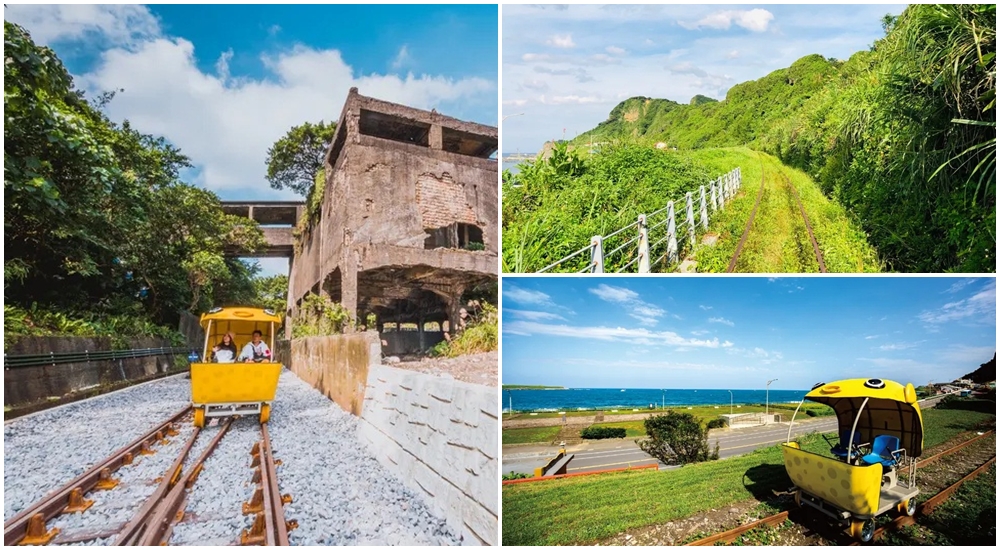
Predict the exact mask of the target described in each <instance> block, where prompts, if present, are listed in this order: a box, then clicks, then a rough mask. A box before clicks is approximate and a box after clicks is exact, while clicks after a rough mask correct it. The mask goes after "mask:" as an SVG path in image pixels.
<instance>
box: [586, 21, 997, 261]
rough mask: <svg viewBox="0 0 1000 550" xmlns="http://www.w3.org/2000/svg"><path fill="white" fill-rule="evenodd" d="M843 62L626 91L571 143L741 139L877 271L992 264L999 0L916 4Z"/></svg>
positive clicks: (807, 60)
mask: <svg viewBox="0 0 1000 550" xmlns="http://www.w3.org/2000/svg"><path fill="white" fill-rule="evenodd" d="M884 25H885V29H886V36H885V38H883V39H881V40H879V41H877V42H876V43H875V44H874V46H873V47H872V49H871V51H864V52H859V53H857V54H855V55H854V56H852V57H851V58H850V59H849V60H848V61H846V62H841V61H837V60H832V59H824V58H822V57H821V56H818V55H810V56H806V57H804V58H802V59H800V60H798V61H796V62H795V63H793V64H792V66H790V67H789V68H787V69H780V70H777V71H774V72H772V73H771V74H769V75H767V76H765V77H763V78H761V79H759V80H756V81H752V82H745V83H742V84H738V85H736V86H734V87H733V88H732V89H731V90H729V92H728V94H727V96H726V99H725V101H722V102H718V103H712V102H707V103H705V102H700V101H697V98H696V99H695V100H692V102H691V105H680V104H677V103H674V102H672V101H668V100H658V99H648V98H632V99H629V100H626V101H625V102H623V103H622V104H620V105H619V106H618V107H616V108H615V109H614V110H613V111H612V113H611V115H610V116H609V119H608V120H607V121H605V122H604V123H602V124H601V125H599V126H598V127H597V128H595V129H594V130H592V131H590V132H587V133H585V134H583V135H581V136H579V137H578V138H577V139H576V140H575V143H576V144H577V145H580V146H583V145H585V144H588V143H593V142H607V141H613V140H616V139H629V140H636V141H638V142H640V143H643V144H645V145H647V146H648V145H651V144H653V143H657V142H662V143H664V144H665V145H666V146H667V147H678V148H680V149H685V148H699V147H718V146H734V145H749V146H751V147H753V148H756V149H759V150H763V151H767V152H770V153H772V154H774V155H776V156H778V157H779V158H780V159H781V160H782V161H783V162H785V163H788V164H791V165H793V166H795V167H798V168H801V169H802V170H804V171H806V172H807V173H808V174H809V175H810V176H812V177H813V178H814V179H815V180H816V181H817V182H818V183H819V185H820V186H821V188H822V189H823V191H824V192H825V193H827V194H828V195H830V196H832V197H834V198H835V199H836V200H837V201H839V202H840V203H841V204H843V205H844V206H845V207H846V208H847V209H848V210H849V211H850V212H851V214H852V215H853V216H854V217H855V218H856V219H857V220H858V221H859V222H860V224H861V226H862V229H863V230H864V231H865V232H866V233H867V234H868V235H869V238H870V240H871V242H872V244H873V245H874V246H875V247H876V248H877V249H878V252H879V255H880V256H881V257H882V259H883V260H884V261H885V262H886V263H887V267H888V268H889V269H892V270H899V271H924V272H928V271H930V272H934V271H965V272H992V271H995V269H996V252H995V250H996V235H995V234H994V229H995V227H996V209H995V203H996V5H995V4H973V5H913V6H909V7H908V8H907V9H906V10H905V11H904V12H903V14H902V15H901V16H899V17H898V18H892V17H887V18H886V19H885V21H884Z"/></svg>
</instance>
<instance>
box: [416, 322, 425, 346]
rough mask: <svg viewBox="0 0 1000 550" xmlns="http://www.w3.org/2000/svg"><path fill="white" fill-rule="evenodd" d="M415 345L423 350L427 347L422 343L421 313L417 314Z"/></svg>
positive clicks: (422, 325) (422, 323)
mask: <svg viewBox="0 0 1000 550" xmlns="http://www.w3.org/2000/svg"><path fill="white" fill-rule="evenodd" d="M417 346H418V347H419V348H420V351H424V349H425V348H426V347H427V346H426V345H425V344H424V316H423V315H417Z"/></svg>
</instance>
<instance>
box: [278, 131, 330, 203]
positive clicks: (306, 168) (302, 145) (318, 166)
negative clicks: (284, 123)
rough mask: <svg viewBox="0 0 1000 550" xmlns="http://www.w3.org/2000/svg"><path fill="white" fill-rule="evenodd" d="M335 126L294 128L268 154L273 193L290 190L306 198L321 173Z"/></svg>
mask: <svg viewBox="0 0 1000 550" xmlns="http://www.w3.org/2000/svg"><path fill="white" fill-rule="evenodd" d="M336 130H337V123H335V122H323V121H320V122H319V123H317V124H312V123H309V122H305V123H303V124H300V125H298V126H293V127H292V128H291V129H290V130H288V132H287V133H286V134H285V135H284V136H282V137H281V139H279V140H278V141H276V142H274V145H272V146H271V148H270V149H268V150H267V161H266V162H267V181H269V182H271V187H273V188H274V189H290V190H292V191H295V192H296V193H298V194H300V195H302V196H307V195H309V194H310V193H311V188H312V186H313V181H315V180H316V175H317V174H319V172H320V170H322V169H323V157H324V155H325V154H326V149H327V147H329V146H330V143H331V142H332V141H333V135H334V134H335V133H336Z"/></svg>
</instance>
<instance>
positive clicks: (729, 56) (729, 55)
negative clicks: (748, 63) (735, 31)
mask: <svg viewBox="0 0 1000 550" xmlns="http://www.w3.org/2000/svg"><path fill="white" fill-rule="evenodd" d="M739 56H740V52H739V50H733V51H731V52H729V53H727V54H726V59H736V58H738V57H739Z"/></svg>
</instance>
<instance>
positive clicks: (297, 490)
mask: <svg viewBox="0 0 1000 550" xmlns="http://www.w3.org/2000/svg"><path fill="white" fill-rule="evenodd" d="M189 400H190V380H189V379H187V378H185V377H175V378H168V379H165V380H159V381H156V382H150V383H148V384H143V385H140V386H134V387H131V388H127V389H124V390H121V391H117V392H114V393H111V394H107V395H104V396H101V397H98V398H94V399H89V400H85V401H80V402H78V403H73V404H70V405H67V406H65V407H62V408H59V409H54V410H51V411H43V412H42V413H39V414H37V415H33V416H30V417H25V418H21V419H16V420H13V421H11V422H9V423H7V424H6V425H5V426H4V518H5V520H6V519H9V518H10V517H13V516H14V515H15V514H16V513H17V512H18V511H20V510H21V509H23V508H24V507H26V506H28V505H30V504H31V503H33V502H35V501H36V500H38V499H40V498H41V497H43V496H45V495H46V494H47V493H48V492H50V491H52V490H53V489H56V488H58V487H59V486H61V485H62V484H64V483H66V482H67V481H69V480H70V479H72V478H74V477H76V476H77V475H79V474H81V473H82V472H84V471H85V470H86V469H87V468H89V467H90V466H92V465H94V464H96V463H97V462H99V461H101V460H103V459H105V458H107V456H108V455H109V454H110V453H112V452H113V451H114V450H116V449H118V448H120V447H121V446H123V445H125V444H126V443H128V442H129V441H132V440H133V439H135V438H136V437H138V436H140V435H142V434H143V433H144V432H146V431H148V430H149V429H151V428H152V427H153V426H155V425H157V424H158V423H160V422H162V420H163V419H165V418H166V417H167V416H169V415H170V414H173V413H176V412H177V411H179V410H181V409H182V408H183V407H184V406H185V405H188V404H189ZM359 421H360V420H359V419H358V418H357V417H354V416H352V415H351V414H349V413H347V412H345V411H343V410H342V409H341V408H340V407H339V406H338V405H336V404H335V403H333V402H332V401H330V400H329V399H328V398H326V397H325V396H323V395H322V394H320V393H319V392H318V391H317V390H315V389H314V388H312V387H311V386H309V385H308V384H307V383H305V382H303V381H302V380H300V379H299V378H298V377H296V376H295V375H294V374H292V373H291V372H288V371H284V372H282V374H281V379H280V382H279V386H278V393H277V396H276V397H275V400H274V403H273V405H272V411H271V419H270V422H269V424H268V426H269V431H270V435H271V441H272V448H273V451H274V455H275V458H276V459H280V460H281V461H282V464H280V465H279V466H277V474H278V483H279V488H280V492H281V493H282V494H290V495H291V496H292V498H293V502H292V503H290V504H288V505H286V506H285V517H286V519H288V520H296V521H297V522H298V525H299V527H298V528H297V529H294V530H292V531H291V532H290V533H289V539H290V542H291V543H292V544H295V545H355V544H358V545H455V544H460V543H461V539H460V537H458V536H457V535H456V534H455V533H454V532H452V531H451V530H450V529H449V527H448V526H447V524H446V522H445V520H444V519H443V518H440V517H436V516H435V515H434V514H432V513H431V512H430V510H429V508H428V507H427V505H426V503H425V502H424V501H423V500H422V498H421V497H420V496H419V495H417V494H415V493H413V492H412V491H411V490H409V489H408V488H406V487H405V485H404V484H403V483H402V482H400V481H399V480H398V479H396V478H395V477H393V475H392V474H391V473H390V472H389V471H388V470H386V469H385V468H384V467H383V466H382V465H381V464H380V463H379V462H378V461H377V460H376V459H375V457H374V456H373V455H372V453H371V452H370V451H369V450H368V449H367V448H366V447H365V446H364V445H363V444H362V443H360V442H359V440H358V437H357V434H356V432H357V428H358V423H359ZM189 422H190V420H186V421H185V424H184V425H183V426H182V427H181V429H180V434H178V435H176V436H172V437H171V438H170V441H171V443H170V444H169V445H163V446H158V448H157V453H156V454H155V455H152V456H142V457H137V458H136V460H135V462H134V464H132V465H129V466H125V467H123V468H122V469H120V470H119V471H118V472H117V473H116V474H115V477H116V478H117V479H119V480H120V481H121V484H120V485H119V486H118V487H117V488H115V489H113V490H110V491H95V492H92V493H90V494H89V495H87V497H86V498H88V499H92V500H94V501H95V504H94V506H93V507H92V508H91V509H90V510H88V511H86V512H84V513H83V514H68V515H63V516H61V517H59V518H57V519H55V520H53V521H52V522H50V527H53V526H54V527H60V528H61V529H62V530H63V533H65V534H66V535H70V534H73V533H75V534H80V533H94V534H97V533H102V532H107V531H109V530H115V529H118V528H120V527H122V526H124V524H125V523H126V522H127V521H128V520H129V519H130V518H131V516H132V514H133V513H134V512H136V511H137V510H138V508H139V507H140V506H141V505H142V503H143V502H144V501H145V499H146V498H147V497H148V496H149V495H150V494H151V493H152V492H153V490H155V488H156V483H155V482H154V479H155V478H157V477H159V476H162V475H164V473H165V472H166V470H167V468H168V467H169V466H170V464H171V463H172V461H173V460H174V458H176V456H177V452H179V451H180V449H181V448H182V447H183V445H184V443H185V442H186V441H187V438H188V437H189V436H190V434H191V433H192V432H193V428H192V427H191V426H190V423H189ZM217 430H218V426H217V425H212V424H210V426H209V427H208V428H206V430H204V432H203V433H202V434H201V435H200V436H199V438H198V441H197V442H196V443H195V445H194V447H193V449H192V450H191V454H190V456H189V459H188V463H190V462H191V461H193V460H194V459H195V458H197V457H198V456H200V454H201V452H202V450H203V449H204V448H205V446H207V444H208V443H209V441H210V440H211V438H212V437H213V436H214V435H215V434H216V433H218V432H217ZM259 439H260V428H259V425H258V422H257V417H256V416H250V417H246V418H242V419H238V420H236V421H235V422H234V423H233V425H232V427H231V428H230V430H229V433H227V434H226V436H225V437H223V439H222V440H221V442H220V444H219V446H218V447H217V448H216V449H215V451H214V452H213V454H212V455H211V456H210V458H209V459H208V461H207V462H206V463H205V467H204V469H203V470H202V472H201V474H200V476H199V478H198V480H197V482H196V483H195V485H194V487H193V489H192V490H191V491H190V492H189V495H188V501H187V504H186V507H185V516H184V520H183V521H182V522H180V523H179V524H177V525H175V526H174V530H173V534H172V538H171V544H175V545H205V544H208V545H230V544H236V543H238V540H239V535H240V532H241V531H242V530H243V529H246V528H248V527H250V525H251V523H252V521H253V516H244V515H243V514H242V510H241V508H242V505H243V503H244V502H245V501H247V500H249V498H250V497H251V495H252V494H253V490H254V488H255V485H254V484H253V483H252V482H251V478H252V474H253V471H252V470H251V469H250V460H251V457H250V450H251V448H252V447H253V444H254V443H255V442H256V441H258V440H259ZM113 541H114V538H113V537H111V538H105V539H99V540H94V541H88V542H87V543H86V544H111V543H113Z"/></svg>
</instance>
